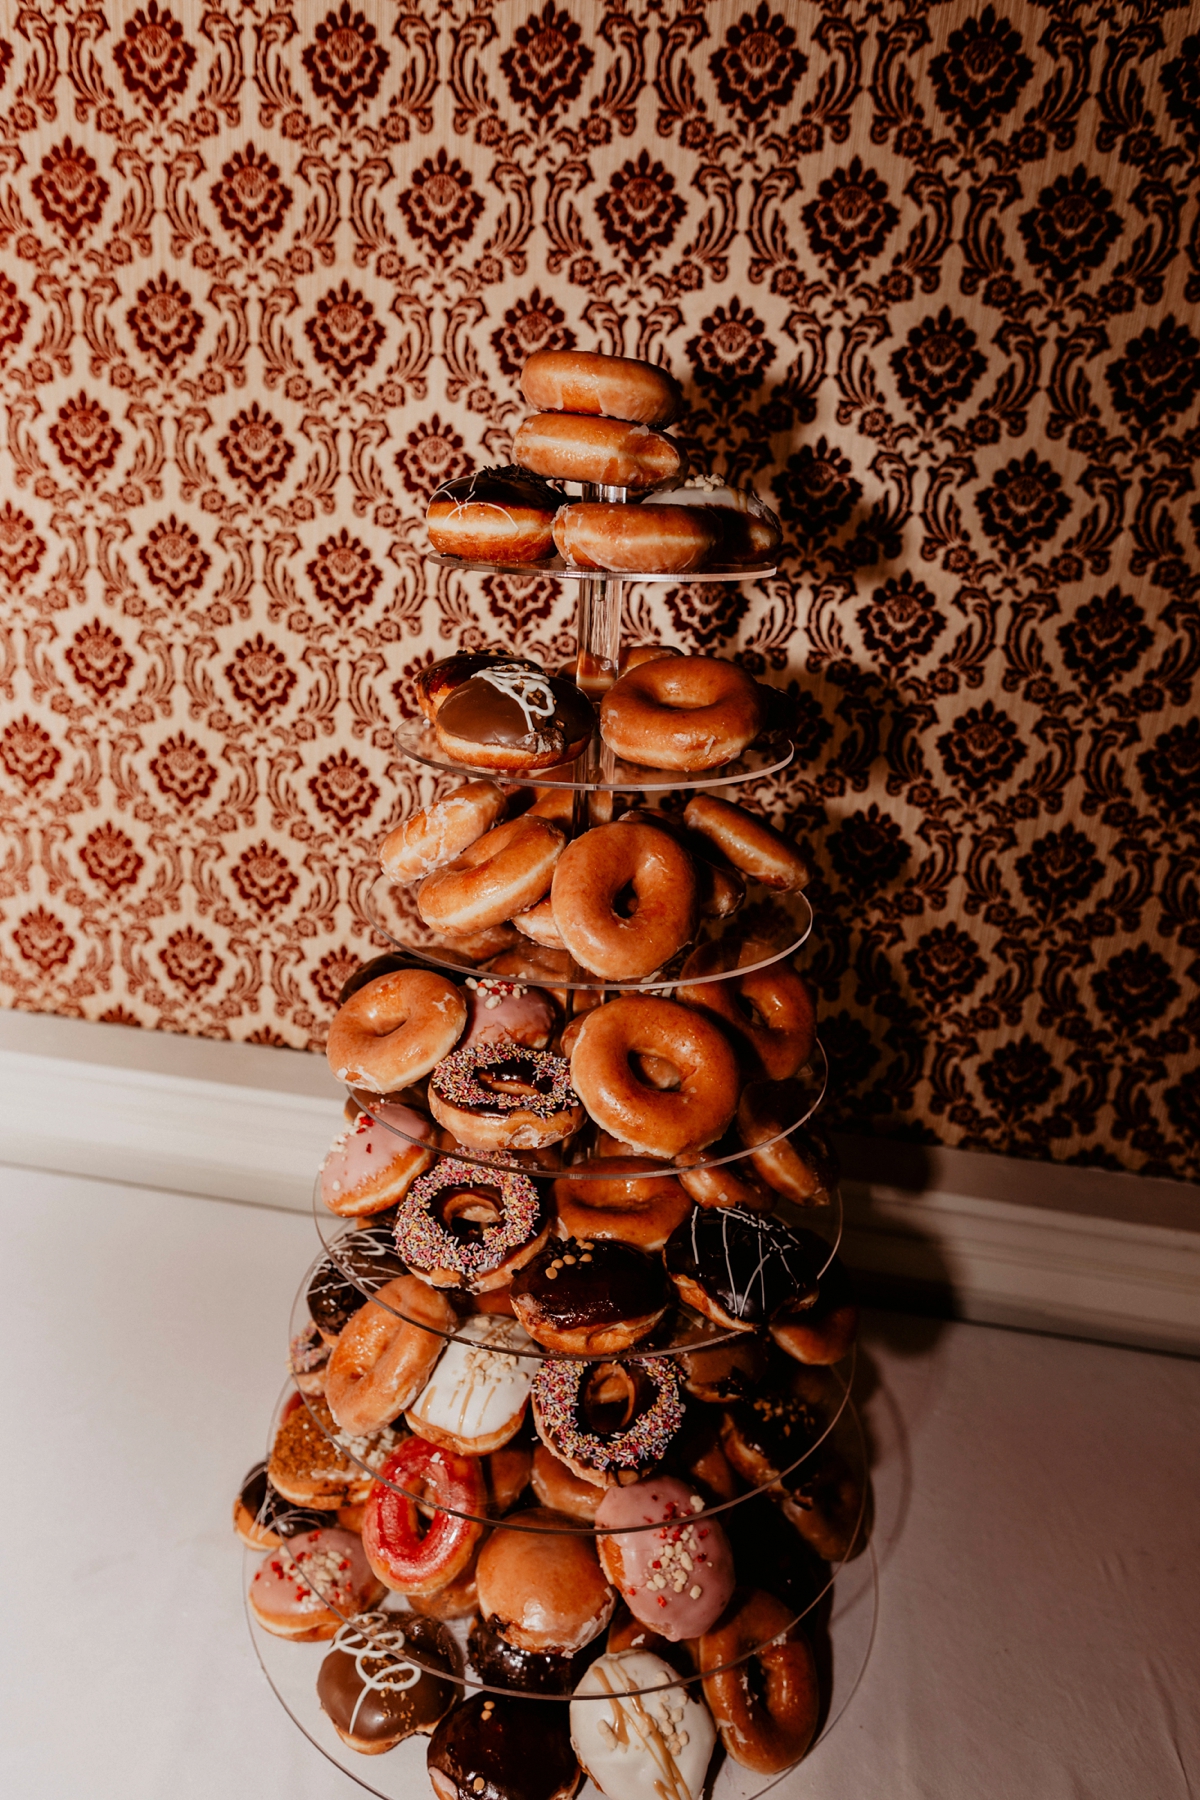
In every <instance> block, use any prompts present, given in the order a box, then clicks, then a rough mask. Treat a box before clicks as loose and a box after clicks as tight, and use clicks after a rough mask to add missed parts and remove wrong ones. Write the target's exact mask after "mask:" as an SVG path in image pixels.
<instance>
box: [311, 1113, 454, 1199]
mask: <svg viewBox="0 0 1200 1800" xmlns="http://www.w3.org/2000/svg"><path fill="white" fill-rule="evenodd" d="M388 1118H389V1120H390V1121H392V1122H393V1123H394V1124H395V1125H396V1126H397V1127H398V1128H399V1130H401V1131H403V1132H407V1133H408V1134H409V1135H410V1136H411V1137H415V1138H427V1137H429V1136H430V1135H431V1133H432V1131H433V1124H432V1122H431V1121H430V1120H429V1119H425V1118H422V1116H421V1114H420V1113H419V1112H414V1111H413V1109H412V1107H411V1106H400V1105H398V1104H393V1105H390V1106H389V1107H388ZM412 1155H413V1150H412V1147H411V1145H409V1144H406V1143H405V1141H404V1139H403V1138H402V1137H397V1136H396V1134H395V1132H392V1131H385V1129H384V1128H383V1126H382V1125H378V1124H376V1122H375V1120H374V1119H372V1118H370V1117H369V1116H368V1115H367V1114H366V1113H359V1115H358V1117H357V1119H355V1121H354V1123H353V1125H352V1126H351V1127H350V1129H349V1131H343V1133H342V1135H341V1137H339V1138H335V1139H334V1141H333V1143H332V1144H331V1145H330V1148H329V1154H328V1155H327V1156H326V1158H325V1161H324V1162H323V1163H322V1164H321V1198H322V1200H323V1201H324V1202H325V1204H326V1206H337V1205H339V1204H340V1205H344V1204H345V1202H346V1200H347V1199H348V1198H349V1197H350V1196H351V1195H353V1194H355V1193H357V1191H358V1189H359V1188H362V1187H365V1186H366V1185H367V1183H368V1182H373V1181H377V1180H378V1179H379V1177H380V1176H381V1175H382V1174H384V1173H385V1171H386V1170H388V1169H389V1168H391V1167H392V1165H393V1164H397V1165H399V1164H401V1163H402V1162H403V1161H404V1160H406V1159H408V1158H410V1157H411V1156H412ZM395 1172H396V1173H397V1174H400V1173H401V1169H400V1167H397V1168H396V1171H395Z"/></svg>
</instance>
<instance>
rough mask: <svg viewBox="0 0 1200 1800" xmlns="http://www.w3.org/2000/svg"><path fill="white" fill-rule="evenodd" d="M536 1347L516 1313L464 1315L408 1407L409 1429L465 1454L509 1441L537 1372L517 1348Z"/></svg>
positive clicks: (517, 1427)
mask: <svg viewBox="0 0 1200 1800" xmlns="http://www.w3.org/2000/svg"><path fill="white" fill-rule="evenodd" d="M425 1291H426V1293H428V1292H429V1291H430V1290H429V1289H428V1288H426V1290H425ZM532 1347H533V1346H532V1345H531V1344H530V1341H529V1339H528V1338H527V1337H526V1335H525V1333H524V1331H522V1329H521V1327H520V1326H519V1325H518V1324H517V1322H516V1320H515V1319H504V1318H496V1317H494V1316H489V1315H488V1314H486V1313H478V1314H476V1316H475V1317H474V1318H470V1319H464V1320H463V1322H462V1324H461V1325H460V1326H459V1328H458V1332H457V1335H456V1336H455V1337H454V1338H453V1339H452V1341H451V1342H450V1343H448V1344H447V1345H446V1347H445V1355H444V1356H443V1357H442V1359H441V1361H440V1362H439V1363H438V1366H437V1368H436V1369H434V1371H433V1373H432V1375H431V1376H430V1377H429V1380H428V1381H427V1382H426V1384H425V1386H424V1387H423V1388H422V1390H421V1392H420V1393H419V1394H418V1395H417V1397H416V1399H415V1400H414V1401H413V1402H412V1405H411V1406H409V1407H408V1409H407V1411H406V1412H405V1415H404V1417H405V1421H406V1423H407V1424H408V1427H409V1430H410V1431H415V1432H416V1434H417V1436H418V1437H423V1438H424V1439H425V1440H426V1441H427V1442H428V1443H431V1444H444V1445H445V1447H446V1448H447V1449H448V1450H457V1451H459V1452H460V1453H461V1454H462V1455H463V1456H487V1455H489V1454H490V1453H491V1452H492V1451H493V1450H498V1449H499V1448H500V1446H501V1445H502V1444H507V1442H508V1440H509V1438H511V1437H514V1436H515V1435H516V1433H517V1432H518V1431H519V1430H520V1427H521V1421H522V1420H523V1419H524V1417H525V1403H526V1401H527V1400H528V1399H529V1383H530V1380H531V1378H532V1375H533V1364H532V1363H531V1362H530V1360H529V1358H528V1356H525V1355H522V1354H518V1352H523V1351H527V1350H530V1349H532Z"/></svg>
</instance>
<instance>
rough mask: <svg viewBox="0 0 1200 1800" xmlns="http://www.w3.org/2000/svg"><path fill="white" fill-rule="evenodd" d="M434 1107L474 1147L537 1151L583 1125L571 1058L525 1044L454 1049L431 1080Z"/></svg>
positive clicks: (441, 1119)
mask: <svg viewBox="0 0 1200 1800" xmlns="http://www.w3.org/2000/svg"><path fill="white" fill-rule="evenodd" d="M429 1109H430V1111H431V1112H432V1113H433V1116H434V1118H435V1119H436V1120H437V1121H438V1123H439V1124H441V1125H444V1126H445V1127H446V1129H447V1130H448V1131H452V1132H453V1133H454V1135H455V1137H456V1138H457V1139H458V1141H459V1143H460V1144H467V1145H469V1146H470V1148H471V1149H473V1150H538V1149H540V1148H541V1147H542V1146H543V1145H544V1144H559V1143H561V1142H562V1140H563V1139H564V1138H568V1137H570V1136H571V1135H572V1134H573V1133H574V1132H576V1131H578V1130H579V1127H580V1126H581V1125H582V1123H583V1102H582V1100H581V1099H580V1098H579V1095H578V1094H577V1093H576V1092H575V1089H574V1088H573V1087H572V1086H571V1065H570V1063H569V1062H568V1061H567V1059H566V1057H565V1056H555V1055H554V1054H553V1052H552V1051H550V1050H531V1049H529V1048H528V1046H527V1045H525V1044H513V1043H503V1042H501V1043H498V1044H496V1043H491V1044H489V1043H480V1042H477V1043H474V1044H469V1045H468V1046H467V1047H466V1048H465V1049H462V1050H455V1051H452V1052H451V1054H450V1055H449V1056H447V1057H445V1058H444V1059H443V1060H442V1061H441V1062H440V1063H439V1064H438V1065H437V1067H436V1069H434V1071H433V1073H432V1075H431V1076H430V1078H429Z"/></svg>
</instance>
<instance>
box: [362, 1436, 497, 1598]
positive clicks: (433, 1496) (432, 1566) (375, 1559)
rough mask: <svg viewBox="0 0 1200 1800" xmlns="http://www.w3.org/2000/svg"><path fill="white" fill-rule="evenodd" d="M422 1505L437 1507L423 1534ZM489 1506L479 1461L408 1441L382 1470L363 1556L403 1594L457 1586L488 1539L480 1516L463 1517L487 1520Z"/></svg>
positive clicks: (368, 1518) (366, 1523) (370, 1508)
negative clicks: (452, 1583) (486, 1506)
mask: <svg viewBox="0 0 1200 1800" xmlns="http://www.w3.org/2000/svg"><path fill="white" fill-rule="evenodd" d="M388 1483H391V1484H392V1485H390V1486H389V1485H387V1484H388ZM397 1489H401V1490H402V1491H401V1492H397ZM418 1499H420V1500H424V1501H425V1502H427V1503H432V1505H433V1507H434V1508H435V1510H434V1513H433V1517H432V1518H431V1519H430V1521H429V1529H428V1530H427V1531H425V1532H424V1533H423V1534H422V1531H421V1529H420V1526H419V1523H418V1521H419V1520H420V1513H419V1510H418V1505H417V1502H418ZM486 1499H487V1490H486V1488H485V1486H484V1480H483V1466H482V1464H481V1463H480V1460H479V1458H478V1457H477V1456H460V1455H459V1454H458V1452H457V1451H455V1450H445V1449H441V1448H438V1447H436V1446H434V1445H433V1444H427V1443H426V1441H425V1439H424V1438H419V1437H410V1438H406V1439H405V1440H404V1442H403V1443H402V1444H401V1446H400V1448H399V1449H398V1450H395V1451H393V1453H392V1455H391V1456H389V1457H388V1459H387V1461H386V1462H385V1463H384V1465H383V1467H382V1468H381V1469H380V1471H379V1480H378V1481H376V1483H375V1485H374V1487H373V1488H372V1489H371V1496H370V1499H369V1500H368V1501H367V1510H366V1515H365V1517H364V1519H363V1528H362V1542H363V1549H364V1550H365V1551H366V1553H367V1561H368V1562H369V1563H370V1565H371V1567H372V1569H373V1570H374V1572H375V1574H376V1575H377V1576H378V1578H379V1580H380V1581H382V1582H384V1583H385V1584H386V1585H387V1586H388V1587H390V1588H392V1589H394V1591H395V1592H396V1593H398V1594H432V1593H434V1592H435V1591H436V1590H437V1589H438V1588H442V1587H445V1586H446V1584H447V1582H450V1581H453V1580H454V1578H455V1576H457V1575H460V1574H461V1573H462V1571H463V1570H464V1569H465V1568H466V1566H467V1564H468V1563H469V1562H470V1560H471V1555H472V1552H473V1551H474V1549H475V1546H476V1544H477V1543H478V1542H479V1539H480V1538H481V1537H482V1536H483V1525H482V1523H481V1521H480V1519H479V1518H478V1517H471V1518H464V1517H461V1516H459V1515H461V1514H467V1513H469V1514H480V1513H482V1512H483V1509H484V1503H485V1501H486ZM446 1507H451V1508H453V1511H451V1512H447V1511H445V1510H444V1509H445V1508H446ZM421 1523H424V1521H421Z"/></svg>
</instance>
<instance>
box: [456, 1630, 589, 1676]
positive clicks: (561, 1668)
mask: <svg viewBox="0 0 1200 1800" xmlns="http://www.w3.org/2000/svg"><path fill="white" fill-rule="evenodd" d="M601 1647H602V1640H601V1639H600V1638H596V1639H595V1640H594V1641H593V1642H592V1643H591V1644H589V1645H588V1646H587V1648H586V1649H585V1650H581V1651H580V1652H579V1653H578V1655H576V1656H556V1655H554V1654H553V1653H552V1652H550V1651H539V1650H518V1649H517V1648H516V1647H515V1645H513V1644H510V1643H509V1642H508V1640H507V1638H505V1637H504V1636H503V1635H502V1633H501V1631H500V1629H499V1627H498V1626H497V1624H496V1621H495V1620H494V1619H476V1620H475V1623H474V1624H473V1625H472V1627H471V1635H470V1637H469V1638H468V1640H467V1654H468V1656H469V1657H470V1659H471V1665H472V1667H473V1668H474V1670H475V1672H476V1674H477V1675H478V1676H479V1678H480V1680H481V1681H486V1682H487V1683H488V1685H489V1686H490V1687H500V1688H512V1690H513V1692H514V1693H518V1694H569V1693H570V1692H571V1691H572V1689H573V1688H574V1686H575V1684H576V1682H577V1681H578V1680H579V1677H580V1676H581V1675H582V1674H583V1671H584V1670H585V1669H586V1668H587V1666H588V1664H589V1663H590V1662H591V1661H592V1660H593V1659H594V1657H596V1656H597V1655H598V1654H599V1651H600V1649H601Z"/></svg>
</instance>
